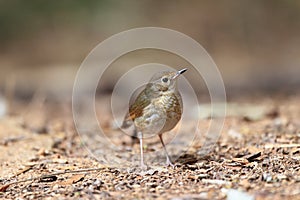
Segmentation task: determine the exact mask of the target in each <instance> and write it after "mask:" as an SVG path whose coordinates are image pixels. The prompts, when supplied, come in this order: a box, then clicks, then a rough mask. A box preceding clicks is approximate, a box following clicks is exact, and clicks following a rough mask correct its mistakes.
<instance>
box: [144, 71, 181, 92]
mask: <svg viewBox="0 0 300 200" xmlns="http://www.w3.org/2000/svg"><path fill="white" fill-rule="evenodd" d="M186 71H187V69H186V68H185V69H182V70H179V71H163V72H158V73H156V74H154V75H153V77H152V78H151V80H150V81H149V84H148V87H150V88H151V90H152V91H154V92H158V93H164V92H168V91H170V92H173V91H175V90H177V84H176V83H177V78H178V77H179V76H180V75H181V74H183V73H184V72H186Z"/></svg>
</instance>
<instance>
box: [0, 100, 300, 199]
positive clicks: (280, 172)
mask: <svg viewBox="0 0 300 200" xmlns="http://www.w3.org/2000/svg"><path fill="white" fill-rule="evenodd" d="M299 101H300V96H290V97H284V98H276V99H272V98H265V97H261V98H257V99H256V100H254V101H252V103H251V104H252V105H255V106H269V105H270V103H271V104H272V110H270V111H272V112H265V113H264V114H260V115H259V117H255V118H248V117H247V116H246V117H245V116H244V115H245V114H244V113H243V114H235V115H232V116H228V117H227V118H226V121H225V125H224V129H223V131H222V135H221V137H220V138H219V140H218V142H217V143H216V145H215V146H214V147H213V148H212V151H211V152H210V153H209V154H206V155H201V154H200V149H201V144H202V143H201V139H200V140H199V142H194V143H193V145H192V146H191V147H190V148H189V149H188V151H186V152H185V153H183V154H182V155H180V156H179V158H178V159H177V160H176V161H175V163H176V167H175V169H172V168H167V167H165V166H164V163H161V164H160V163H155V164H153V165H150V166H149V168H148V169H147V170H141V169H139V167H138V166H136V165H135V163H134V162H133V164H132V166H126V165H124V166H122V165H114V164H107V163H105V162H99V161H98V160H96V159H95V158H93V156H91V154H89V152H88V151H86V148H85V147H84V145H85V144H83V142H82V140H81V139H80V137H79V136H78V135H77V133H76V131H75V129H74V126H73V123H72V118H71V114H70V109H69V108H70V105H68V104H63V105H57V104H56V105H53V104H51V105H48V104H44V105H43V106H42V107H40V106H37V107H38V108H35V106H36V105H30V106H31V107H30V114H28V112H26V115H25V114H24V112H22V111H24V110H26V109H27V111H28V107H26V106H25V105H24V104H19V105H18V107H17V108H18V109H16V110H17V111H15V112H14V113H15V115H14V116H9V117H5V118H3V119H2V120H1V121H0V152H1V156H0V161H1V162H0V197H1V198H10V199H15V198H25V199H36V198H67V199H71V198H83V199H90V198H104V199H116V198H117V199H128V198H131V199H132V198H138V199H139V198H143V199H145V198H146V199H152V198H160V199H166V198H168V199H226V198H227V197H228V198H229V196H230V195H229V194H231V192H232V191H235V190H237V191H239V192H242V193H243V194H244V193H245V194H247V195H249V196H250V197H251V198H253V199H254V198H255V199H273V200H275V199H299V198H300V121H299V119H300V107H299ZM245 102H250V101H248V100H247V99H246V100H243V99H241V100H238V101H237V102H235V104H234V105H235V109H240V107H239V105H242V104H243V103H245ZM97 105H98V104H97ZM99 105H101V103H99ZM22 107H25V108H26V109H22ZM103 107H105V105H103ZM61 108H63V109H61ZM54 109H55V110H56V111H55V112H54V111H53V110H54ZM247 109H250V110H251V107H250V108H249V105H248V107H247ZM105 110H107V109H103V112H104V113H101V115H102V116H105V117H104V118H103V119H104V120H105V123H106V124H107V126H106V131H108V132H110V133H111V134H112V135H113V134H114V133H116V134H117V132H118V131H117V130H114V129H113V127H111V126H110V124H111V123H110V120H111V119H110V117H109V116H110V115H109V114H107V113H106V114H105ZM41 119H42V120H41ZM208 125H209V120H205V119H203V120H202V123H201V127H200V128H202V127H203V128H205V127H207V126H208ZM118 140H119V141H118ZM114 142H115V143H117V144H118V145H117V147H118V148H117V149H116V151H115V155H116V157H118V156H119V157H120V158H122V156H126V159H129V160H128V163H130V162H131V160H130V158H131V157H132V155H135V154H136V153H138V151H139V150H138V145H134V146H132V147H131V145H130V139H128V137H125V136H124V137H115V138H114ZM159 145H160V144H159V143H158V141H157V140H153V141H152V142H150V143H148V144H147V147H146V149H145V150H146V151H149V152H151V149H155V148H157V146H159ZM103 148H104V147H102V146H100V147H99V149H103ZM178 148H181V146H180V143H179V144H178ZM133 152H135V154H134V153H133ZM171 154H172V152H171ZM158 159H160V158H158ZM162 159H163V158H162ZM238 195H239V193H238Z"/></svg>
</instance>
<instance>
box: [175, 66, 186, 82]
mask: <svg viewBox="0 0 300 200" xmlns="http://www.w3.org/2000/svg"><path fill="white" fill-rule="evenodd" d="M186 71H187V68H184V69H182V70H179V71H177V72H176V74H175V75H174V76H173V78H172V79H176V78H177V77H178V76H179V75H180V74H183V73H184V72H186Z"/></svg>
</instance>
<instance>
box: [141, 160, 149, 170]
mask: <svg viewBox="0 0 300 200" xmlns="http://www.w3.org/2000/svg"><path fill="white" fill-rule="evenodd" d="M140 167H141V169H142V170H147V169H148V166H147V165H145V163H144V162H142V163H141V165H140Z"/></svg>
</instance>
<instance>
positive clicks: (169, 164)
mask: <svg viewBox="0 0 300 200" xmlns="http://www.w3.org/2000/svg"><path fill="white" fill-rule="evenodd" d="M158 136H159V139H160V141H161V144H162V145H163V147H164V150H165V153H166V157H167V161H166V164H167V166H171V167H172V168H174V167H175V165H174V164H173V163H172V162H171V159H170V157H169V155H168V152H167V148H166V146H165V143H164V141H163V139H162V134H159V135H158Z"/></svg>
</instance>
